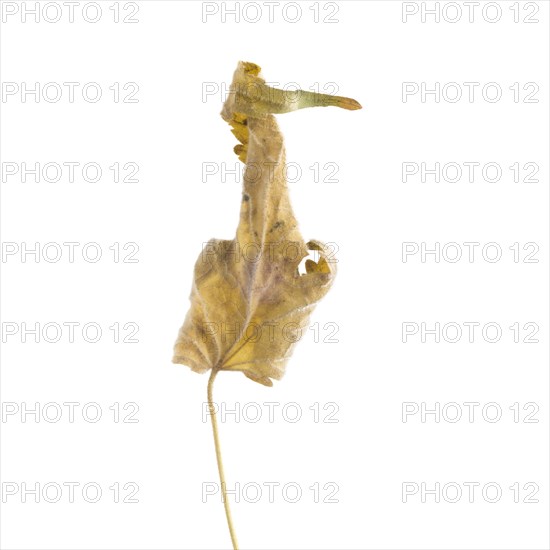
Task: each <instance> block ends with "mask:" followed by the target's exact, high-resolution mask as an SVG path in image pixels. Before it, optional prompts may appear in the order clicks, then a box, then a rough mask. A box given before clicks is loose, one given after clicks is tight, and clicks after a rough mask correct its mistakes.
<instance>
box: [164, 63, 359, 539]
mask: <svg viewBox="0 0 550 550" xmlns="http://www.w3.org/2000/svg"><path fill="white" fill-rule="evenodd" d="M331 105H332V106H336V107H342V108H344V109H348V110H355V109H360V108H361V106H360V105H359V103H357V101H355V100H353V99H349V98H345V97H338V96H331V95H324V94H317V93H313V92H307V91H302V90H295V91H285V90H278V89H275V88H271V87H269V86H267V85H266V84H265V81H264V80H263V79H262V78H261V76H260V67H259V66H258V65H255V64H254V63H248V62H239V64H238V66H237V70H236V71H235V73H234V75H233V82H232V84H231V87H230V93H229V96H228V99H227V101H226V102H225V104H224V106H223V109H222V112H221V116H222V118H223V119H224V120H225V121H226V122H228V123H229V125H230V126H231V127H232V131H233V134H234V135H235V136H236V138H237V139H238V140H239V141H240V144H238V145H237V146H236V147H235V153H236V154H237V155H238V157H239V159H240V160H241V161H242V162H244V163H246V169H245V173H244V184H243V192H242V197H241V213H240V221H239V225H238V227H237V233H236V236H235V238H234V239H233V240H220V239H212V240H210V241H209V243H208V245H207V246H206V247H205V249H204V250H203V252H202V253H201V255H200V256H199V258H198V260H197V262H196V264H195V271H194V282H193V288H192V292H191V296H190V301H191V307H190V309H189V312H188V313H187V317H186V318H185V321H184V324H183V326H182V327H181V329H180V331H179V335H178V339H177V341H176V344H175V348H174V357H173V362H174V363H182V364H184V365H187V366H189V367H191V369H192V370H194V371H195V372H199V373H204V372H207V371H209V370H210V379H209V382H208V392H207V393H208V403H209V406H210V415H211V419H212V427H213V431H214V441H215V446H216V458H217V461H218V470H219V474H220V484H221V490H222V496H223V500H224V505H225V511H226V516H227V521H228V525H229V530H230V534H231V540H232V543H233V547H234V548H237V540H236V536H235V532H234V529H233V524H232V521H231V514H230V509H229V503H228V500H227V495H226V493H225V489H226V484H225V477H224V472H223V465H222V460H221V453H220V445H219V436H218V428H217V421H216V416H215V410H214V407H213V400H212V386H213V383H214V379H215V377H216V375H217V373H218V372H219V371H241V372H243V373H244V374H245V376H247V377H248V378H250V379H251V380H254V381H255V382H259V383H260V384H263V385H265V386H272V385H273V382H272V380H273V379H274V380H279V379H280V378H281V377H282V376H283V374H284V370H285V366H286V362H287V360H288V358H289V357H290V354H291V351H292V347H293V345H294V344H295V339H294V338H289V337H288V333H285V334H284V333H283V330H282V328H283V327H288V326H292V327H294V328H295V329H296V331H299V330H301V329H305V328H307V325H308V319H309V316H310V314H311V312H312V310H313V308H314V307H315V304H317V302H318V301H319V300H320V299H321V298H322V297H323V296H324V295H325V294H326V293H327V292H328V290H329V289H330V287H331V285H332V282H333V280H334V276H335V273H336V272H335V263H334V262H333V261H330V260H329V254H328V251H327V249H326V247H325V245H324V244H323V243H321V242H319V241H314V240H310V241H309V242H307V243H306V242H305V241H304V240H303V238H302V236H301V235H300V232H299V230H298V225H297V222H296V218H295V217H294V214H293V212H292V207H291V205H290V200H289V196H288V188H287V182H286V178H285V149H284V145H283V137H282V134H281V132H280V130H279V128H278V126H277V122H276V120H275V117H274V116H273V113H275V114H280V113H287V112H291V111H294V110H296V109H302V108H305V107H316V106H331ZM308 251H316V254H317V256H318V261H314V260H313V259H307V260H306V262H305V270H306V273H304V274H300V272H299V269H298V268H299V265H300V263H301V262H302V260H303V259H304V258H306V257H307V256H308V255H309V252H308ZM227 327H231V331H228V330H226V328H227Z"/></svg>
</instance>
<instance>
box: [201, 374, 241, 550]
mask: <svg viewBox="0 0 550 550" xmlns="http://www.w3.org/2000/svg"><path fill="white" fill-rule="evenodd" d="M218 371H219V369H216V368H214V369H212V372H211V373H210V378H209V379H208V391H207V393H208V408H209V410H210V419H211V421H212V432H213V433H214V445H215V447H216V460H217V462H218V472H219V474H220V484H221V487H222V498H223V505H224V508H225V517H226V518H227V526H228V527H229V534H230V535H231V542H232V543H233V550H239V547H238V544H237V535H236V534H235V529H234V527H233V520H232V519H231V509H230V508H229V500H228V499H227V492H226V483H225V474H224V472H223V462H222V451H221V448H220V438H219V435H218V420H217V417H216V409H215V408H214V402H213V400H212V387H213V386H214V379H215V378H216V374H218Z"/></svg>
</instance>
